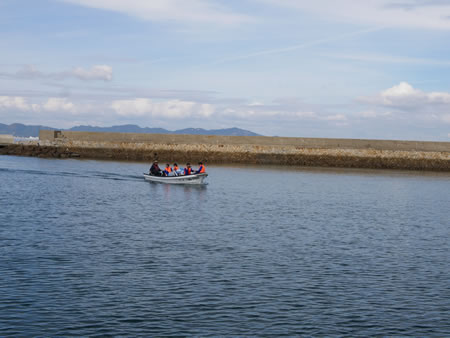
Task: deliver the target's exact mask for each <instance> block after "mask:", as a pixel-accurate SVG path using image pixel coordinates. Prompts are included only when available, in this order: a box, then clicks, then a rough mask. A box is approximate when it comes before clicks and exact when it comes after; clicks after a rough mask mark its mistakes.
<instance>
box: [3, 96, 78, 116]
mask: <svg viewBox="0 0 450 338" xmlns="http://www.w3.org/2000/svg"><path fill="white" fill-rule="evenodd" d="M0 110H5V111H23V112H50V113H55V112H69V113H76V112H77V111H78V110H79V108H77V106H76V105H75V104H74V103H72V102H70V101H69V100H67V99H66V98H59V97H50V98H48V99H47V101H45V102H40V103H33V102H30V100H29V99H27V98H25V97H22V96H0Z"/></svg>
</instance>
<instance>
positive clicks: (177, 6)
mask: <svg viewBox="0 0 450 338" xmlns="http://www.w3.org/2000/svg"><path fill="white" fill-rule="evenodd" d="M63 1H65V2H70V3H73V4H77V5H81V6H86V7H91V8H96V9H104V10H110V11H114V12H119V13H125V14H128V15H131V16H134V17H138V18H141V19H144V20H151V21H174V22H185V23H206V24H239V23H243V22H247V21H249V20H251V19H250V18H249V17H248V16H246V15H243V14H238V13H233V12H231V11H230V10H228V9H227V8H225V7H224V6H223V5H222V3H220V2H214V1H208V0H189V1H187V0H127V1H123V0H63Z"/></svg>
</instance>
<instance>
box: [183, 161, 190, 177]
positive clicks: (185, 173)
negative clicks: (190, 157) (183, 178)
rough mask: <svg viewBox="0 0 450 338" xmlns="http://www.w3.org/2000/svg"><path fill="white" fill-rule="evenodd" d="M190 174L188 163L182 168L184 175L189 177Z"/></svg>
mask: <svg viewBox="0 0 450 338" xmlns="http://www.w3.org/2000/svg"><path fill="white" fill-rule="evenodd" d="M191 174H192V168H191V164H190V163H189V162H188V163H186V168H184V175H191Z"/></svg>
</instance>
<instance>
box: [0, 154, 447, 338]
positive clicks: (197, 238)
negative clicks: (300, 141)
mask: <svg viewBox="0 0 450 338" xmlns="http://www.w3.org/2000/svg"><path fill="white" fill-rule="evenodd" d="M148 167H149V165H148V164H144V163H130V162H128V163H127V162H105V161H87V160H54V159H52V160H49V159H38V158H25V157H12V156H0V335H1V336H8V335H11V336H58V335H60V336H67V335H77V336H79V335H81V336H87V335H123V336H136V335H143V336H152V335H153V336H155V335H159V336H161V335H162V336H168V335H176V336H184V335H197V336H207V335H214V336H219V335H220V336H222V335H242V336H247V335H350V336H355V335H360V336H374V335H390V336H392V335H407V336H445V335H450V320H449V318H450V282H449V281H450V213H449V210H450V208H449V207H450V175H448V174H433V173H420V172H402V171H370V170H344V169H341V170H332V169H314V168H289V167H262V166H261V167H258V166H208V167H207V172H208V173H209V177H208V179H207V181H208V182H209V184H208V185H207V186H200V187H196V186H174V185H165V184H158V183H150V182H146V181H144V179H143V177H142V173H143V172H147V171H148Z"/></svg>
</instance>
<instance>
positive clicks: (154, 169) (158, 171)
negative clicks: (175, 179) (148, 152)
mask: <svg viewBox="0 0 450 338" xmlns="http://www.w3.org/2000/svg"><path fill="white" fill-rule="evenodd" d="M150 175H153V176H162V171H161V169H160V168H159V165H158V161H157V160H154V161H153V164H152V166H151V167H150Z"/></svg>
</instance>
